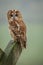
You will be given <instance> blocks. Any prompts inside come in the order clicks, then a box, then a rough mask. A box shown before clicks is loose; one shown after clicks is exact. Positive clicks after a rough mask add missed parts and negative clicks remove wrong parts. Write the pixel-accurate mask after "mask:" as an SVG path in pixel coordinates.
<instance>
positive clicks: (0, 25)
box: [0, 0, 43, 65]
mask: <svg viewBox="0 0 43 65" xmlns="http://www.w3.org/2000/svg"><path fill="white" fill-rule="evenodd" d="M9 9H19V10H20V11H21V13H22V15H23V18H24V22H25V23H26V26H27V48H26V49H24V50H23V51H22V54H21V56H20V58H19V60H18V62H17V65H33V64H34V65H37V64H38V65H39V64H40V65H43V1H42V0H41V1H38V0H37V1H36V0H34V1H33V0H32V1H31V0H16V1H14V0H0V48H1V49H2V50H4V49H5V48H6V46H7V44H8V42H9V41H10V40H11V36H10V35H9V30H8V22H7V11H8V10H9Z"/></svg>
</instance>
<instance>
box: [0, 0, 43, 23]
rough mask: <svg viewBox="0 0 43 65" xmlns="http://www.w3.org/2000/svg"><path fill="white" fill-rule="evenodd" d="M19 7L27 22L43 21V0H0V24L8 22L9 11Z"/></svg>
mask: <svg viewBox="0 0 43 65" xmlns="http://www.w3.org/2000/svg"><path fill="white" fill-rule="evenodd" d="M9 9H18V10H20V11H21V13H22V15H23V18H24V20H25V22H30V23H43V0H0V24H1V23H3V24H4V23H7V11H8V10H9Z"/></svg>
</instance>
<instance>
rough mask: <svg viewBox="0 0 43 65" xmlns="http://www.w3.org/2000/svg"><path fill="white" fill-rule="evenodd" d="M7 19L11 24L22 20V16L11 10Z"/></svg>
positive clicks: (18, 12)
mask: <svg viewBox="0 0 43 65" xmlns="http://www.w3.org/2000/svg"><path fill="white" fill-rule="evenodd" d="M7 18H8V21H9V22H11V21H14V20H17V21H18V20H22V15H21V13H20V11H18V10H9V11H8V13H7Z"/></svg>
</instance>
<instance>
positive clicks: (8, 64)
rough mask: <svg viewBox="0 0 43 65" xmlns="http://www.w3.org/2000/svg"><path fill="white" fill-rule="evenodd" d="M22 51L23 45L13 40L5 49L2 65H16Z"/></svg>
mask: <svg viewBox="0 0 43 65" xmlns="http://www.w3.org/2000/svg"><path fill="white" fill-rule="evenodd" d="M21 52H22V48H21V45H20V44H19V43H17V42H14V41H13V40H11V41H10V42H9V43H8V46H7V47H6V49H5V50H4V53H3V55H2V56H3V57H1V58H0V59H1V62H0V65H16V63H17V60H18V58H19V56H20V54H21Z"/></svg>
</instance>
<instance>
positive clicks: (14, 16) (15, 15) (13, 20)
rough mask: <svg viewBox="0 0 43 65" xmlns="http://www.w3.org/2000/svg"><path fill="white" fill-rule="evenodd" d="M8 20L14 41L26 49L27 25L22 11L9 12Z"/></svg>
mask: <svg viewBox="0 0 43 65" xmlns="http://www.w3.org/2000/svg"><path fill="white" fill-rule="evenodd" d="M7 19H8V26H9V31H10V35H11V37H12V38H13V40H14V41H17V42H19V43H20V45H21V47H24V48H26V25H25V23H24V21H23V18H22V15H21V13H20V11H18V10H9V11H8V12H7Z"/></svg>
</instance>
